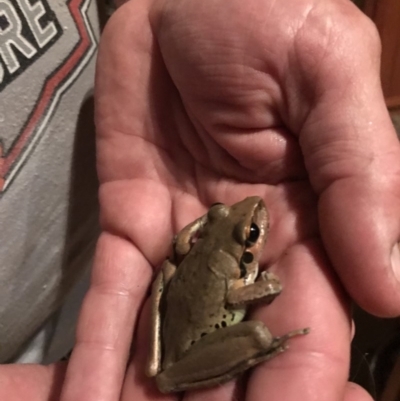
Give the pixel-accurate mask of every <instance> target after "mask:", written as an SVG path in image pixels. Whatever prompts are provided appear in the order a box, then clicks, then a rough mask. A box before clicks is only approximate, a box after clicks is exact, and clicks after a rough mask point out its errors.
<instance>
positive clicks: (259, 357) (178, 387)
mask: <svg viewBox="0 0 400 401" xmlns="http://www.w3.org/2000/svg"><path fill="white" fill-rule="evenodd" d="M305 333H306V331H305V330H296V331H293V332H290V333H288V334H286V335H285V336H283V337H276V338H274V337H273V336H272V335H271V333H270V332H269V330H268V329H267V328H266V327H265V326H264V324H263V323H262V322H258V321H248V322H242V323H238V324H236V325H233V326H228V327H225V328H222V329H219V330H217V331H214V332H212V333H210V334H207V335H206V336H204V337H202V338H201V339H200V340H198V341H197V342H196V343H195V344H194V345H193V346H192V347H191V348H190V349H189V350H188V351H187V352H186V353H185V354H184V355H183V357H182V358H181V359H180V360H178V361H176V362H175V363H174V364H173V365H171V366H170V367H168V368H167V369H165V370H164V371H163V372H161V373H160V374H158V375H157V377H156V381H157V386H158V388H159V389H160V391H161V392H163V393H169V392H173V391H184V390H188V389H195V388H201V387H209V386H214V385H216V384H221V383H224V382H226V381H228V380H230V379H232V378H233V377H235V376H236V375H237V374H239V373H241V372H243V371H245V370H246V369H248V368H250V367H252V366H254V365H256V364H258V363H260V362H262V361H265V360H268V359H270V358H272V357H273V356H275V355H277V354H279V353H281V352H283V351H285V350H286V348H287V345H286V342H287V340H288V339H289V338H290V337H293V336H297V335H302V334H305Z"/></svg>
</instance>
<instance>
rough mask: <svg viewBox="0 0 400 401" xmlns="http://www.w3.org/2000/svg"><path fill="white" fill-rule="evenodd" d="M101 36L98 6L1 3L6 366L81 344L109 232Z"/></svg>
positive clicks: (0, 279) (0, 315)
mask: <svg viewBox="0 0 400 401" xmlns="http://www.w3.org/2000/svg"><path fill="white" fill-rule="evenodd" d="M99 32H100V22H99V9H98V4H97V3H96V1H94V0H62V1H57V2H56V1H50V0H36V1H31V0H2V1H0V136H1V142H0V144H1V148H0V151H1V159H0V160H1V162H0V163H1V164H0V166H1V177H0V180H1V181H0V188H1V190H0V221H1V230H0V243H1V245H0V362H7V361H10V360H15V359H16V358H17V360H19V361H21V360H22V361H24V360H25V361H26V360H28V361H30V362H41V361H47V362H50V361H51V360H54V359H57V358H58V357H60V356H62V354H63V353H65V352H67V351H68V347H70V346H71V342H72V339H73V331H74V324H75V320H76V315H77V311H78V310H79V305H80V302H81V298H82V296H83V294H84V293H85V290H86V288H87V279H88V269H89V267H90V262H91V259H92V255H93V250H94V244H95V242H96V239H97V235H98V230H99V228H98V204H97V179H96V172H95V143H94V123H93V78H94V68H95V58H96V49H97V43H98V39H99ZM57 333H59V334H60V333H61V334H62V335H58V334H57ZM37 344H39V347H38V346H37ZM32 347H33V348H35V349H40V351H39V352H36V353H34V354H32V352H31V351H32V349H33V348H32ZM24 352H25V354H26V352H28V353H30V355H31V356H30V357H29V358H28V359H27V358H25V357H24ZM21 353H22V355H21ZM32 355H34V356H32Z"/></svg>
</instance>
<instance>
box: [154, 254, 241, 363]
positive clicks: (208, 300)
mask: <svg viewBox="0 0 400 401" xmlns="http://www.w3.org/2000/svg"><path fill="white" fill-rule="evenodd" d="M204 255H208V253H205V254H204V253H197V252H196V249H192V252H191V256H190V257H188V258H186V259H184V261H182V263H181V264H180V265H179V267H178V269H177V271H176V273H175V275H174V277H173V278H172V279H171V282H170V283H169V285H168V290H167V294H166V297H165V309H164V310H165V317H164V323H163V336H162V337H163V340H164V343H165V345H166V346H164V349H165V355H164V357H165V358H164V362H165V363H166V364H168V363H170V362H172V361H174V360H177V359H179V358H180V356H181V355H182V354H183V353H184V352H185V351H186V350H187V349H188V348H189V347H190V346H191V345H192V344H194V343H195V342H196V341H198V340H199V339H200V338H201V337H202V336H204V335H206V334H208V333H211V332H213V331H215V330H217V329H219V328H221V327H225V326H228V325H231V324H234V323H237V321H239V320H241V319H242V316H241V317H240V319H239V316H240V313H241V312H240V311H230V310H227V309H226V308H225V300H226V294H227V291H228V282H227V279H226V278H222V277H221V276H217V275H216V274H215V273H214V272H213V271H212V270H211V269H210V268H209V266H208V259H207V258H206V257H205V256H204ZM193 261H195V263H193Z"/></svg>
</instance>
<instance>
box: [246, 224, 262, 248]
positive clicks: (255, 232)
mask: <svg viewBox="0 0 400 401" xmlns="http://www.w3.org/2000/svg"><path fill="white" fill-rule="evenodd" d="M259 236H260V229H259V227H258V225H257V224H256V223H251V226H250V231H249V235H248V237H247V238H246V245H247V246H252V245H254V244H255V243H256V241H257V240H258V237H259Z"/></svg>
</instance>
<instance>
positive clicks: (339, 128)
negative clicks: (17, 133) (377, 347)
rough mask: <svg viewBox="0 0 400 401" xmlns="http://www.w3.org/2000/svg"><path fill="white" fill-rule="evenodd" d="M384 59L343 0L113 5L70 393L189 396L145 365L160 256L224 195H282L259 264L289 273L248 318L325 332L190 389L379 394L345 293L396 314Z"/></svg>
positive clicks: (99, 92)
mask: <svg viewBox="0 0 400 401" xmlns="http://www.w3.org/2000/svg"><path fill="white" fill-rule="evenodd" d="M378 60H379V55H378V41H377V36H376V33H375V31H374V30H373V28H372V25H371V24H370V22H369V21H367V20H366V19H365V18H364V17H363V16H362V15H361V14H360V13H359V12H358V11H357V10H356V8H355V7H354V6H353V5H352V4H351V3H349V2H347V1H344V0H343V1H338V0H335V1H334V0H332V1H326V2H315V4H314V2H312V1H311V0H300V1H299V0H286V1H280V2H270V1H265V0H248V1H246V2H243V1H241V0H231V1H224V0H202V1H201V2H195V1H190V0H164V1H157V0H154V1H151V0H135V1H131V2H128V3H127V4H126V5H124V6H122V7H121V8H120V9H119V10H118V11H117V12H116V13H115V15H114V16H113V17H112V18H111V20H110V22H109V24H108V26H107V27H106V29H105V32H104V35H103V38H102V43H101V46H100V53H99V59H98V71H97V82H96V87H97V89H96V99H97V110H96V124H97V130H98V172H99V177H100V182H101V188H100V202H101V222H102V227H103V234H102V235H101V238H100V240H99V243H98V248H97V253H96V258H95V264H94V270H93V278H92V285H91V288H90V290H89V293H88V295H87V297H86V300H85V303H84V306H83V309H82V314H81V318H80V324H79V327H78V333H77V345H76V347H75V349H74V352H73V354H72V357H71V359H70V362H69V367H68V371H67V376H66V379H65V385H64V389H63V392H62V400H63V401H70V400H74V401H76V400H81V399H82V400H85V401H90V400H96V401H116V400H118V399H119V397H121V399H122V400H123V401H125V400H135V401H136V400H153V399H158V398H162V399H175V398H176V396H174V395H171V396H161V395H159V393H158V392H157V390H156V389H155V385H154V381H153V380H150V379H147V378H146V377H145V376H144V373H143V370H144V364H145V358H146V351H147V345H148V340H147V337H148V318H149V317H148V313H147V312H148V307H147V304H146V299H147V297H148V290H149V286H150V283H151V280H152V278H153V275H154V269H155V268H156V267H158V266H159V265H160V263H161V262H162V261H163V259H164V258H165V257H166V256H167V255H168V253H169V250H170V245H171V239H172V236H173V235H174V234H175V233H176V232H177V231H179V230H180V229H181V228H182V227H183V226H184V225H186V224H187V223H189V222H191V221H192V220H194V219H195V218H197V217H199V216H200V215H202V214H204V213H205V212H206V210H207V208H208V207H209V206H210V205H211V204H212V203H215V202H224V203H227V204H232V203H234V202H236V201H239V200H241V199H243V198H244V197H246V196H249V195H259V196H261V197H263V199H264V201H265V203H266V205H267V208H268V209H269V212H270V216H271V227H270V234H269V238H268V240H267V245H266V247H265V252H264V255H263V258H262V261H261V262H262V263H261V264H262V266H263V267H267V266H268V268H269V269H270V270H271V271H273V272H275V273H277V274H278V276H279V277H280V279H281V281H282V283H283V286H284V290H283V292H282V294H281V295H280V296H279V297H278V298H277V299H276V300H275V301H274V303H273V304H271V305H270V306H265V307H259V308H257V309H254V310H253V311H252V317H253V318H256V319H259V320H262V321H263V322H264V323H265V324H266V325H267V326H268V327H269V328H270V330H271V331H272V333H273V334H275V335H281V334H284V333H286V332H288V331H290V330H293V329H298V328H302V327H310V328H311V333H310V334H309V335H307V336H305V337H302V338H294V339H292V340H291V342H290V350H289V351H288V352H287V353H284V354H282V355H279V356H278V357H276V358H275V359H273V360H271V361H269V362H267V363H264V364H261V365H260V366H258V367H257V368H255V369H253V371H252V373H251V375H250V377H249V380H248V382H247V385H246V388H245V389H244V388H243V386H238V385H237V383H236V384H235V382H231V383H228V384H225V385H223V386H220V387H218V388H214V389H208V390H201V391H195V392H190V393H187V394H186V395H185V397H184V399H185V400H197V399H199V400H200V399H207V400H213V399H215V400H231V399H234V398H235V397H239V399H246V400H252V401H258V400H260V401H261V400H264V399H266V398H267V397H268V400H269V401H274V400H285V401H289V400H292V399H293V400H294V399H297V398H298V396H299V395H300V394H301V395H302V398H303V399H307V400H314V399H315V400H317V399H318V400H320V399H326V400H343V399H346V400H353V399H354V400H367V399H369V398H368V395H367V394H366V393H364V392H363V391H362V390H361V389H360V388H358V387H356V386H355V385H351V384H348V383H347V380H348V377H347V376H348V367H349V348H350V341H351V317H350V312H349V300H350V297H349V296H348V295H347V294H350V296H351V297H352V298H354V299H355V300H356V301H358V302H359V303H360V304H361V305H362V306H363V307H365V308H366V309H368V310H370V311H372V312H374V313H378V314H381V315H395V314H398V313H399V311H400V295H399V291H398V287H399V284H398V281H397V279H396V270H392V269H391V267H390V266H391V260H392V261H393V260H394V259H395V258H396V257H397V254H396V249H397V246H396V244H397V239H398V236H399V231H400V227H399V224H398V222H399V214H400V210H399V209H400V207H399V205H400V202H399V196H400V191H399V177H400V175H399V172H400V169H399V167H400V152H399V145H398V143H397V139H396V137H395V134H394V132H393V129H392V127H391V125H390V120H389V118H388V114H387V112H386V110H385V107H384V102H383V99H382V95H381V91H380V84H379V76H378V70H379V68H378V67H379V62H378ZM378 130H379V132H380V135H379V136H377V135H375V133H376V132H378ZM373 134H374V135H373ZM383 156H384V158H383ZM393 217H395V218H393ZM322 244H324V246H323V245H322ZM325 249H326V251H327V255H329V259H328V256H326V254H325V252H326V251H325ZM392 249H394V251H392ZM332 266H333V267H334V269H333V268H332ZM339 278H340V279H339ZM372 287H373V288H372ZM141 312H143V313H141ZM132 336H134V343H133V347H132V353H131V356H130V355H129V354H130V347H131V339H132ZM127 364H128V369H127V370H126V365H127ZM121 388H122V390H121ZM121 391H122V393H121ZM121 394H122V395H121Z"/></svg>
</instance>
